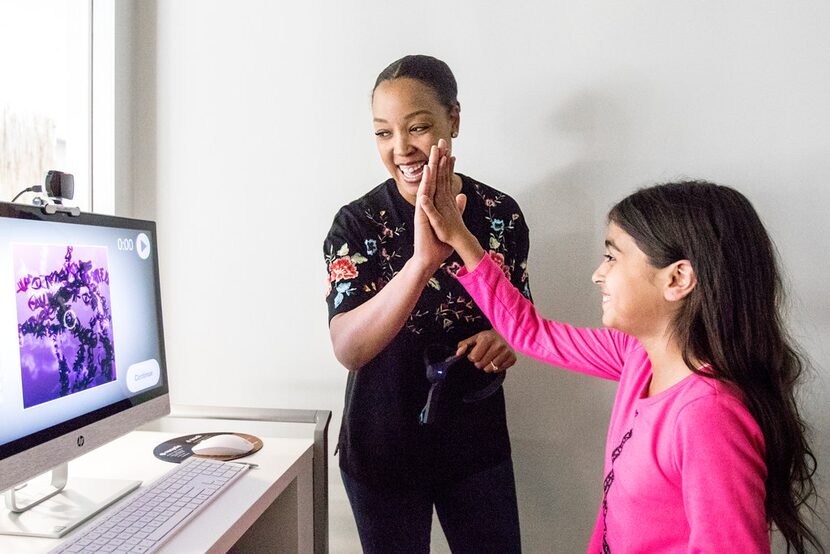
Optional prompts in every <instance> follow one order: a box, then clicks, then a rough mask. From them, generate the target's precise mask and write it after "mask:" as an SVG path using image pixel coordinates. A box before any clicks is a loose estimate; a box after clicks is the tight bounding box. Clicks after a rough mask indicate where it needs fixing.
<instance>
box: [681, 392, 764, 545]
mask: <svg viewBox="0 0 830 554" xmlns="http://www.w3.org/2000/svg"><path fill="white" fill-rule="evenodd" d="M675 437H676V443H675V453H674V462H675V464H676V465H677V467H678V469H679V471H680V475H681V477H682V487H683V506H684V509H685V511H686V517H687V518H688V521H689V528H690V531H691V533H690V536H689V548H688V551H689V552H734V551H735V550H736V548H737V549H738V550H740V551H741V552H746V553H756V552H764V553H768V552H769V551H770V538H769V529H768V527H767V522H766V512H765V507H764V498H765V493H766V487H765V484H764V482H765V479H766V464H765V462H764V438H763V433H762V432H761V430H760V428H759V427H758V424H757V423H756V422H755V420H754V419H753V417H752V416H751V415H750V413H749V412H748V411H747V409H746V408H745V407H744V406H743V405H742V404H741V403H740V401H738V400H737V399H735V398H733V397H731V396H727V395H725V394H718V395H713V396H707V397H703V398H698V399H697V400H694V401H693V402H691V403H690V404H688V405H687V406H685V407H684V408H683V409H682V410H681V411H680V412H679V414H678V417H677V421H676V428H675Z"/></svg>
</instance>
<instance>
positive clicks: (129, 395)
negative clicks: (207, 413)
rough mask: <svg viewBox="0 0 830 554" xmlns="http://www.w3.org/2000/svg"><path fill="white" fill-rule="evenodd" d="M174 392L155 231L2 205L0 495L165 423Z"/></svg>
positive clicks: (145, 225) (137, 223) (137, 224)
mask: <svg viewBox="0 0 830 554" xmlns="http://www.w3.org/2000/svg"><path fill="white" fill-rule="evenodd" d="M167 394H168V384H167V371H166V365H165V359H164V339H163V332H162V321H161V298H160V291H159V276H158V257H157V255H156V228H155V223H153V222H151V221H143V220H135V219H126V218H119V217H114V216H104V215H97V214H81V215H80V216H72V215H69V214H67V213H62V212H58V213H56V214H52V215H48V214H46V213H44V211H43V210H42V209H40V208H37V207H34V206H23V205H17V204H6V203H0V421H2V422H3V424H2V425H0V469H2V471H0V490H3V489H5V488H8V487H10V486H13V485H14V484H16V483H18V482H20V481H21V480H25V479H28V478H31V477H32V476H33V475H30V474H31V473H32V472H33V471H36V472H37V473H40V472H43V471H46V470H48V469H51V468H52V467H54V466H56V465H59V464H60V463H63V462H66V461H68V460H70V459H72V458H74V457H77V456H79V455H81V454H83V453H84V452H85V451H87V450H89V449H90V448H94V447H96V446H100V445H101V444H103V443H105V442H107V441H110V440H112V439H114V438H116V437H117V436H120V435H122V434H124V433H126V432H128V431H130V430H131V429H133V428H135V427H136V426H138V425H140V424H142V423H145V422H146V421H149V420H151V419H154V418H156V417H160V416H161V415H164V413H167V412H168V411H169V400H168V396H167ZM11 461H14V462H15V463H14V464H11V463H7V462H11ZM37 473H35V474H37ZM12 481H13V482H12Z"/></svg>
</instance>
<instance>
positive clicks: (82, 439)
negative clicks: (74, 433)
mask: <svg viewBox="0 0 830 554" xmlns="http://www.w3.org/2000/svg"><path fill="white" fill-rule="evenodd" d="M76 442H77V443H78V446H83V445H84V436H83V435H78V440H77V441H76Z"/></svg>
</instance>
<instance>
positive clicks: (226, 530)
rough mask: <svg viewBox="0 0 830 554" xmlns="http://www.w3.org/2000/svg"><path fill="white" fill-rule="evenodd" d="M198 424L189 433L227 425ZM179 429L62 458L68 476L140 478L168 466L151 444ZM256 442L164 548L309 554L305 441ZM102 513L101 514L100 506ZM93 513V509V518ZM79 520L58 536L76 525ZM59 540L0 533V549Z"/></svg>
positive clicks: (26, 548)
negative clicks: (246, 466) (237, 472)
mask: <svg viewBox="0 0 830 554" xmlns="http://www.w3.org/2000/svg"><path fill="white" fill-rule="evenodd" d="M227 427H228V425H227V424H226V423H217V424H216V429H213V428H211V427H210V426H207V427H206V426H205V425H200V426H199V429H196V430H194V431H193V432H194V433H196V432H210V431H227V430H228V429H227ZM181 434H182V433H160V432H150V431H134V432H132V433H130V434H128V435H126V436H124V437H121V438H120V439H118V440H115V441H113V442H111V443H110V444H107V445H105V446H103V447H101V448H99V449H97V450H94V451H92V452H90V453H89V454H86V455H85V456H82V457H80V458H78V459H77V460H74V461H72V462H70V464H69V482H68V485H67V487H71V486H72V478H73V476H79V477H99V478H111V479H140V480H142V481H143V482H144V483H145V484H146V483H151V482H152V481H154V480H155V479H156V478H158V477H159V476H161V475H162V474H164V473H165V472H166V471H167V470H169V469H170V467H172V466H171V464H170V463H168V462H163V461H161V460H158V459H157V458H156V457H155V456H153V448H154V447H155V446H156V445H157V444H159V443H161V442H163V441H165V440H168V439H170V438H173V437H176V436H179V435H181ZM260 438H262V441H263V447H262V449H261V450H260V451H259V452H256V453H255V454H252V455H250V456H247V457H245V458H243V459H242V461H246V462H252V463H256V464H258V465H259V467H258V468H255V469H250V470H248V471H246V472H245V474H244V475H243V476H242V478H241V479H239V480H238V481H237V482H236V483H234V484H233V485H231V487H230V488H229V489H228V490H226V491H225V492H223V493H222V495H221V496H219V497H218V498H216V499H215V500H214V501H213V502H212V503H211V504H210V505H208V506H207V507H206V508H205V509H204V510H203V511H202V512H201V513H200V514H199V516H198V517H196V518H195V519H194V520H193V521H191V522H190V523H188V524H186V525H185V527H183V528H182V529H181V530H179V531H178V532H177V533H176V534H175V535H174V536H173V537H172V539H171V540H170V541H169V542H168V543H167V544H165V547H164V548H163V549H162V552H166V553H176V554H179V553H189V552H193V553H197V552H198V553H202V552H210V553H220V552H227V551H229V550H230V549H231V548H232V547H234V545H236V546H235V547H234V548H233V550H234V551H235V552H237V551H238V552H280V553H282V552H296V553H302V554H305V553H311V552H313V542H314V530H313V519H314V518H313V495H312V445H313V441H312V439H310V438H309V439H300V438H268V437H260ZM103 513H106V511H105V512H103ZM98 517H100V515H99V516H98ZM84 528H85V525H81V526H80V527H79V528H78V529H75V530H73V531H71V532H70V533H68V534H67V535H66V536H65V537H64V539H61V540H65V539H67V538H70V537H72V536H74V535H75V534H76V533H78V532H79V531H81V530H83V529H84ZM58 544H60V540H56V539H41V538H29V537H12V536H0V552H10V553H15V554H17V553H20V554H28V553H34V552H48V551H49V550H50V549H52V548H54V547H55V546H57V545H58Z"/></svg>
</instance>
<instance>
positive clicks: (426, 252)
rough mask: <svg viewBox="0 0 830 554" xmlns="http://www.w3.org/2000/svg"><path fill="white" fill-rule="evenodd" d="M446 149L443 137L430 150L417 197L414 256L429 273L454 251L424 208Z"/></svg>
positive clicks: (433, 188) (434, 185)
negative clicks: (431, 223)
mask: <svg viewBox="0 0 830 554" xmlns="http://www.w3.org/2000/svg"><path fill="white" fill-rule="evenodd" d="M442 143H443V144H442ZM446 150H447V143H446V141H443V139H442V140H441V141H439V142H438V146H433V147H432V149H431V150H430V153H429V162H428V163H427V165H426V166H424V172H423V175H422V176H421V183H420V185H419V186H418V194H417V196H416V198H415V222H414V231H415V250H414V253H413V256H412V257H413V258H414V259H415V260H416V261H417V262H419V263H420V264H423V266H424V267H425V268H426V269H427V270H429V273H432V272H434V271H435V270H436V269H437V268H438V267H439V266H440V265H441V262H443V261H444V260H446V259H447V256H449V255H450V254H451V253H452V248H451V247H450V246H449V245H447V244H446V243H445V242H443V241H441V240H439V239H438V237H436V236H435V231H434V230H433V228H432V226H431V225H430V222H429V219H428V218H427V215H426V213H425V212H424V210H423V209H422V208H423V200H424V198H426V197H427V192H426V191H433V193H434V191H435V188H436V183H435V181H436V174H437V173H438V166H439V160H440V158H441V156H445V155H446Z"/></svg>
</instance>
